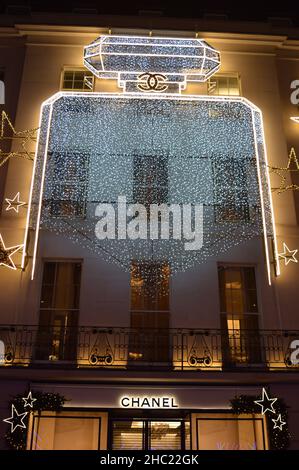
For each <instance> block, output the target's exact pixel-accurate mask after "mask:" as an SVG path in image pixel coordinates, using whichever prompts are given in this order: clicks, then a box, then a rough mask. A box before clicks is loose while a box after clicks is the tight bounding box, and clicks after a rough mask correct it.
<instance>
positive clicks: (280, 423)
mask: <svg viewBox="0 0 299 470" xmlns="http://www.w3.org/2000/svg"><path fill="white" fill-rule="evenodd" d="M272 421H273V423H274V426H273V429H279V430H280V431H282V426H285V425H286V424H287V423H286V422H285V421H282V418H281V414H279V415H278V418H277V419H274V418H273V419H272Z"/></svg>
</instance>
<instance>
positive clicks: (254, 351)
mask: <svg viewBox="0 0 299 470" xmlns="http://www.w3.org/2000/svg"><path fill="white" fill-rule="evenodd" d="M218 277H219V292H220V312H221V313H220V315H221V328H222V331H223V335H222V355H223V359H224V363H226V364H230V363H254V364H257V363H260V362H261V348H260V339H259V334H258V333H259V316H258V303H257V291H256V280H255V269H254V267H252V266H251V267H250V266H246V267H241V266H219V267H218Z"/></svg>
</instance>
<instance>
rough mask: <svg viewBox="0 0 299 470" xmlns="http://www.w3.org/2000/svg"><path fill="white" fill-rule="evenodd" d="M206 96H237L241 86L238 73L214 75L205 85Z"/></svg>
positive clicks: (239, 93)
mask: <svg viewBox="0 0 299 470" xmlns="http://www.w3.org/2000/svg"><path fill="white" fill-rule="evenodd" d="M207 87H208V95H218V96H239V95H241V84H240V77H239V75H238V73H232V74H218V73H217V74H215V75H213V76H212V77H211V78H210V79H209V80H208V83H207Z"/></svg>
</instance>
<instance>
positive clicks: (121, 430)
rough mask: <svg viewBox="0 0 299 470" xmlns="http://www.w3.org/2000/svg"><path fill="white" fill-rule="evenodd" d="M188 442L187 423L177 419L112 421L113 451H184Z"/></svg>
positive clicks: (188, 429)
mask: <svg viewBox="0 0 299 470" xmlns="http://www.w3.org/2000/svg"><path fill="white" fill-rule="evenodd" d="M186 425H187V426H186ZM187 435H188V436H187ZM189 441H190V426H189V422H188V421H184V420H179V419H178V420H113V421H112V449H113V450H184V449H189V447H186V444H187V446H188V445H189Z"/></svg>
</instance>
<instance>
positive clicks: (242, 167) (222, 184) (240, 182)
mask: <svg viewBox="0 0 299 470" xmlns="http://www.w3.org/2000/svg"><path fill="white" fill-rule="evenodd" d="M212 170H213V185H214V188H213V189H214V216H215V221H216V223H221V222H244V221H245V222H246V221H249V220H250V212H249V201H248V189H247V172H246V164H245V162H244V161H242V160H238V159H236V158H231V157H227V158H225V159H224V158H222V159H221V160H217V158H213V160H212Z"/></svg>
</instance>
